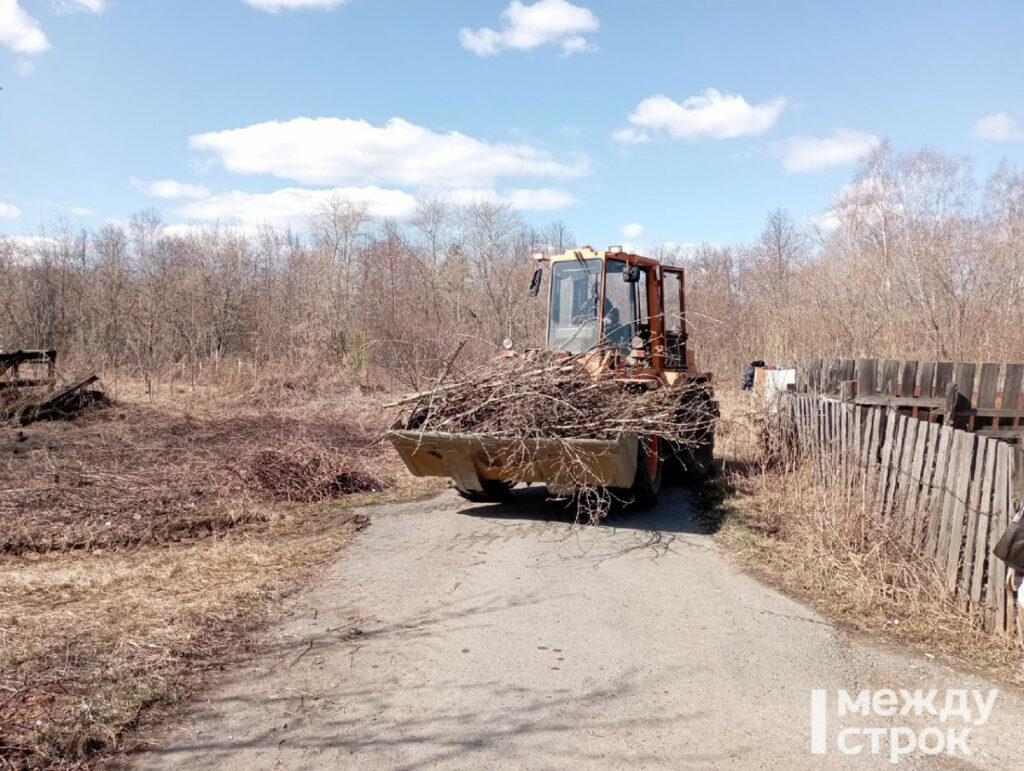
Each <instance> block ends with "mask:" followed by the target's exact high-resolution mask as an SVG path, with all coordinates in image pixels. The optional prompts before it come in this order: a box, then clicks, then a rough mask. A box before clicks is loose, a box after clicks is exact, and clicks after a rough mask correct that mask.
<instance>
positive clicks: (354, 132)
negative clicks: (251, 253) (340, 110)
mask: <svg viewBox="0 0 1024 771" xmlns="http://www.w3.org/2000/svg"><path fill="white" fill-rule="evenodd" d="M189 146H190V147H192V148H193V149H196V150H205V151H210V152H213V153H216V154H217V155H218V157H219V158H220V161H221V163H223V164H224V166H225V168H227V169H228V170H229V171H233V172H236V173H239V174H271V175H273V176H275V177H280V178H283V179H294V180H297V181H299V182H303V183H305V184H314V185H371V184H381V183H383V184H396V185H411V186H420V185H426V186H430V187H448V188H455V187H493V185H494V183H495V181H496V180H497V179H499V178H508V177H512V178H515V177H550V178H556V179H565V178H569V177H578V176H582V175H583V174H586V173H587V172H588V170H589V164H588V162H587V161H586V160H585V159H582V158H575V159H570V160H562V159H559V158H556V157H555V156H554V155H553V154H552V153H550V152H548V151H547V150H543V149H541V148H538V147H534V146H532V145H528V144H493V143H489V142H485V141H482V140H479V139H474V138H473V137H470V136H466V135H465V134H460V133H459V132H457V131H450V132H448V133H446V134H439V133H437V132H434V131H431V130H430V129H427V128H424V127H422V126H417V125H414V124H412V123H409V122H408V121H405V120H402V119H401V118H392V119H391V120H389V121H388V122H387V123H386V124H385V125H384V126H383V127H376V126H373V125H371V124H370V123H367V122H366V121H362V120H351V119H342V118H315V119H312V118H295V119H294V120H290V121H285V122H279V121H270V122H267V123H258V124H255V125H252V126H247V127H244V128H239V129H233V130H227V131H215V132H210V133H205V134H195V135H193V136H192V137H190V138H189Z"/></svg>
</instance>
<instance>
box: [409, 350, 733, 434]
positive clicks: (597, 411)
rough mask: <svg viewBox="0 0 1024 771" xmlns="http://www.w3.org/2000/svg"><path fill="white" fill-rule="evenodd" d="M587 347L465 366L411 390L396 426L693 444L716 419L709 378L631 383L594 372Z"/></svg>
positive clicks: (416, 428) (466, 431) (460, 431)
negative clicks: (649, 385) (446, 379)
mask: <svg viewBox="0 0 1024 771" xmlns="http://www.w3.org/2000/svg"><path fill="white" fill-rule="evenodd" d="M592 356H593V354H592V353H590V352H588V353H584V354H578V355H574V356H566V355H563V354H557V353H550V352H538V353H536V354H535V355H531V356H527V357H522V358H509V359H501V360H498V361H497V362H492V363H488V364H485V365H482V366H479V367H476V368H473V369H471V370H469V371H467V372H465V373H462V374H461V375H460V376H459V377H457V378H456V379H455V382H453V383H451V384H442V385H440V386H439V387H438V388H436V389H433V390H431V391H427V392H424V393H422V394H416V395H413V396H410V397H406V399H404V400H403V402H406V403H408V404H410V405H411V407H410V409H409V410H408V411H407V413H406V414H404V415H403V416H402V417H401V418H399V420H398V422H397V423H396V424H395V426H394V427H395V428H402V429H406V430H417V431H438V432H445V433H471V434H480V435H484V436H494V437H503V438H512V439H521V440H527V439H550V438H558V439H577V438H591V439H618V438H619V437H621V436H623V435H626V434H633V435H636V436H649V435H651V434H656V435H658V436H660V437H661V438H662V439H664V440H665V441H667V442H671V443H672V444H676V445H679V446H688V445H690V444H693V443H694V442H695V441H696V436H697V434H698V432H699V431H701V430H706V429H709V428H711V427H712V425H713V422H714V415H713V414H712V413H711V412H710V408H709V406H708V403H707V402H708V399H709V398H710V397H709V394H710V391H708V390H707V386H706V385H705V384H703V383H694V384H686V385H681V386H678V387H663V388H653V389H649V390H648V389H641V388H639V387H633V388H631V387H630V386H629V385H628V384H623V383H621V382H619V381H617V380H614V379H612V378H611V376H610V373H609V376H607V377H600V378H594V377H592V376H591V375H590V374H589V372H588V367H589V366H592V365H591V364H590V362H589V361H588V360H589V359H590V357H592Z"/></svg>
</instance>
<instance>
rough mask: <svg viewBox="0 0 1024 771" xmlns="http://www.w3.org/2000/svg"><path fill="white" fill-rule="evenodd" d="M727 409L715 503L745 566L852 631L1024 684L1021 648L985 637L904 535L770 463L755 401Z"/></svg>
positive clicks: (792, 467) (735, 400)
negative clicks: (945, 658)
mask: <svg viewBox="0 0 1024 771" xmlns="http://www.w3.org/2000/svg"><path fill="white" fill-rule="evenodd" d="M720 396H722V395H721V394H720ZM723 408H724V410H725V411H726V413H727V414H728V416H729V418H730V419H729V420H727V421H723V424H724V425H726V426H728V429H727V432H726V433H725V435H724V436H720V442H719V445H718V446H719V448H720V453H721V454H722V455H723V456H724V468H723V474H722V475H721V477H720V479H719V480H718V482H717V485H716V488H715V490H714V491H713V493H712V496H713V497H714V496H717V500H715V501H714V502H715V503H716V504H717V506H718V508H719V514H720V515H721V516H722V518H723V522H722V525H723V526H722V530H721V533H722V537H723V538H724V539H725V540H726V542H727V543H729V544H730V545H731V546H732V547H734V548H735V550H736V553H737V554H738V555H739V557H740V559H741V560H742V561H743V562H744V563H745V564H746V565H747V566H749V567H750V568H752V569H753V570H754V571H755V572H757V573H759V574H760V575H762V576H763V577H765V578H766V579H767V580H769V581H770V582H771V583H773V584H775V585H777V586H778V587H780V588H781V589H783V590H784V591H787V592H789V593H792V594H795V595H797V596H798V597H800V598H801V599H803V600H805V601H807V602H809V603H810V604H812V605H813V606H815V607H816V608H818V609H819V610H821V611H823V612H825V613H826V614H828V615H830V616H831V617H832V618H834V619H835V620H836V621H837V622H839V623H840V624H841V625H842V626H843V627H845V628H848V629H852V630H855V631H859V632H867V633H872V634H880V635H882V636H883V637H885V638H886V639H889V640H892V641H894V642H899V643H900V644H901V645H911V646H914V647H916V648H918V649H920V650H922V651H924V652H928V653H931V654H932V655H945V656H947V657H950V658H952V659H955V660H957V661H959V662H961V663H963V664H966V665H969V666H973V667H981V668H983V669H985V670H986V671H988V672H989V673H992V674H999V675H1000V676H1002V677H1006V678H1010V679H1013V680H1016V681H1018V682H1024V669H1022V664H1021V649H1020V646H1019V644H1017V643H1016V642H1014V641H1011V640H1004V639H999V638H995V637H992V636H990V635H987V634H984V633H983V632H982V631H981V624H980V619H979V618H978V617H977V616H976V615H975V614H973V613H970V612H968V611H967V610H966V609H965V608H964V607H963V605H962V603H960V602H959V601H957V600H956V599H955V598H954V597H952V596H951V595H950V594H949V593H948V592H947V591H946V589H945V588H944V586H943V577H942V575H941V574H940V573H939V571H938V570H937V569H936V568H935V567H933V566H932V565H931V564H930V563H929V562H928V561H926V560H923V559H921V558H919V557H918V556H917V554H916V553H915V551H914V549H913V547H912V546H911V545H910V544H909V543H908V542H907V540H906V538H905V537H904V535H903V533H902V531H900V530H899V529H898V528H897V527H896V526H894V524H893V523H892V522H889V521H883V520H881V519H879V518H878V517H876V516H875V515H874V513H873V512H871V511H868V510H864V509H863V508H862V507H861V506H860V504H859V502H857V503H852V502H850V501H848V500H846V499H845V498H844V496H843V495H842V494H841V493H839V492H838V491H837V490H836V489H835V488H831V487H828V486H824V487H823V486H821V485H818V484H815V480H814V475H813V473H812V470H811V469H810V468H809V467H808V466H807V465H805V464H800V463H799V462H787V459H781V460H780V458H779V457H778V456H777V455H776V454H769V453H767V452H766V451H765V443H764V430H763V429H764V424H763V422H762V419H761V418H760V416H759V413H758V412H757V410H755V409H752V408H751V405H750V402H749V397H748V396H746V395H740V394H738V393H735V392H734V393H730V394H727V395H725V396H724V399H723ZM790 460H795V459H790ZM836 487H838V485H837V486H836Z"/></svg>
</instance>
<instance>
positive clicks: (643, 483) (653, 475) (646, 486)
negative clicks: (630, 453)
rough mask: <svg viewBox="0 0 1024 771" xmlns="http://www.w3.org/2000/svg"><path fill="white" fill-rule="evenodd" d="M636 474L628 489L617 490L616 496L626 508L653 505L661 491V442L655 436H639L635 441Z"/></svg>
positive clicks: (644, 507) (642, 507)
mask: <svg viewBox="0 0 1024 771" xmlns="http://www.w3.org/2000/svg"><path fill="white" fill-rule="evenodd" d="M637 445H638V447H637V453H636V474H635V475H634V477H633V484H632V485H631V486H630V488H629V489H628V490H618V491H616V492H617V497H619V498H622V499H623V503H624V505H625V506H626V507H627V508H633V509H648V508H650V507H651V506H653V505H654V504H655V503H656V502H657V500H658V495H659V494H660V493H661V480H662V474H663V468H662V466H663V465H664V464H663V463H662V460H663V457H662V456H663V452H662V442H661V439H659V438H658V437H657V436H653V435H652V436H649V437H641V438H640V441H639V442H637Z"/></svg>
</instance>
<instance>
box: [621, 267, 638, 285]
mask: <svg viewBox="0 0 1024 771" xmlns="http://www.w3.org/2000/svg"><path fill="white" fill-rule="evenodd" d="M622 280H623V281H625V282H626V283H627V284H635V283H636V282H637V281H639V280H640V266H639V265H630V266H628V267H625V268H623V269H622Z"/></svg>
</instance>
